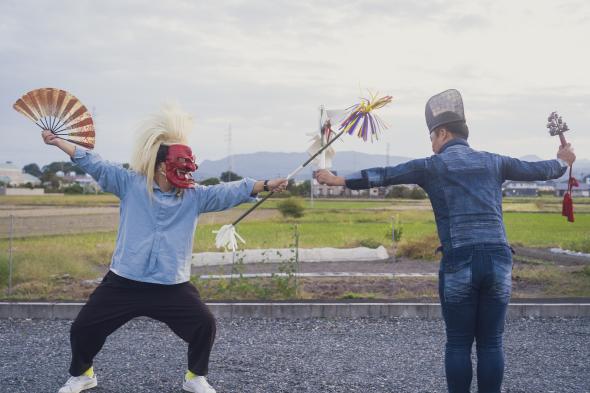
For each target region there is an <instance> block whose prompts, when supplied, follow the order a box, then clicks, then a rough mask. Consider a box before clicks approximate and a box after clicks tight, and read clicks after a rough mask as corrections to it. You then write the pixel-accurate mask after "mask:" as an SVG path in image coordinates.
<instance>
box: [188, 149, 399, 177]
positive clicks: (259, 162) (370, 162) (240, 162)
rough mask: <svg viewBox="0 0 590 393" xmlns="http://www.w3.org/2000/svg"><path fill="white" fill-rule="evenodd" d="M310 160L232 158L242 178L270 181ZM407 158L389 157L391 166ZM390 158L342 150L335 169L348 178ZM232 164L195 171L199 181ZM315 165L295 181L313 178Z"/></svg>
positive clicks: (262, 155)
mask: <svg viewBox="0 0 590 393" xmlns="http://www.w3.org/2000/svg"><path fill="white" fill-rule="evenodd" d="M308 158H309V155H308V154H307V153H272V152H259V153H251V154H236V155H234V156H233V167H232V171H233V172H235V173H237V174H238V175H240V176H243V177H244V176H249V177H253V178H255V179H267V178H272V177H277V176H287V175H288V174H289V173H290V172H291V171H292V170H293V169H295V168H297V167H298V166H299V165H301V164H303V163H304V162H305V160H307V159H308ZM410 159H411V158H408V157H398V156H390V157H389V165H396V164H399V163H402V162H405V161H408V160H410ZM386 163H387V157H386V156H385V155H379V154H366V153H358V152H353V151H340V152H338V154H337V155H336V157H335V158H334V162H333V165H332V169H333V170H335V171H337V172H338V174H339V175H347V174H349V173H352V172H354V171H357V170H360V169H364V168H371V167H376V166H385V165H386ZM228 168H229V162H228V159H227V158H223V159H221V160H205V161H203V162H202V163H201V164H200V165H199V170H198V171H197V172H196V177H197V179H200V180H202V179H206V178H208V177H219V175H221V173H222V172H225V171H227V170H228ZM312 170H313V165H311V164H310V165H309V166H308V167H307V168H306V169H304V170H303V171H301V172H299V174H298V175H297V176H296V179H298V180H303V179H309V178H311V172H312Z"/></svg>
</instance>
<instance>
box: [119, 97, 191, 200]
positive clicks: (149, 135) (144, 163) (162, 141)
mask: <svg viewBox="0 0 590 393" xmlns="http://www.w3.org/2000/svg"><path fill="white" fill-rule="evenodd" d="M192 126H193V119H192V116H190V115H189V114H188V113H186V112H184V111H182V110H181V109H179V107H178V106H176V105H171V104H168V105H165V106H163V107H162V108H161V109H160V111H159V112H157V113H155V114H153V115H152V116H150V117H149V118H147V119H146V120H145V121H144V122H143V123H142V124H141V126H140V129H139V132H138V134H139V135H138V137H137V140H136V142H135V149H134V151H133V156H132V158H131V169H133V170H134V171H135V172H137V173H140V174H142V175H144V176H145V178H146V187H147V190H148V193H149V194H150V196H151V195H152V194H153V186H154V174H155V170H156V156H157V155H158V150H159V149H160V146H161V145H170V144H175V143H181V144H184V145H188V134H189V133H190V131H191V129H192Z"/></svg>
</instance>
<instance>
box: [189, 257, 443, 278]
mask: <svg viewBox="0 0 590 393" xmlns="http://www.w3.org/2000/svg"><path fill="white" fill-rule="evenodd" d="M438 265H439V264H438V262H432V261H419V260H410V259H406V258H398V259H397V260H396V261H395V262H393V260H391V259H388V260H381V261H353V262H304V263H300V264H299V269H298V272H299V273H323V272H333V273H336V272H347V273H436V272H438ZM279 268H280V264H278V263H249V264H243V265H239V267H234V273H235V272H240V273H278V272H279ZM231 272H232V267H231V265H224V266H193V268H192V274H193V275H199V276H200V275H205V274H230V273H231Z"/></svg>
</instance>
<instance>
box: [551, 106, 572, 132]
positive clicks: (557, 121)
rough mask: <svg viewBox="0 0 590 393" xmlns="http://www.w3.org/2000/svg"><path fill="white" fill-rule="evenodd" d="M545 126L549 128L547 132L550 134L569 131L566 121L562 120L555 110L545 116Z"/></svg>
mask: <svg viewBox="0 0 590 393" xmlns="http://www.w3.org/2000/svg"><path fill="white" fill-rule="evenodd" d="M547 128H548V129H549V134H550V135H552V136H553V135H558V134H561V133H564V132H566V131H569V127H568V126H567V123H566V122H564V121H563V119H562V118H561V116H559V115H558V114H557V112H551V114H550V115H549V117H548V118H547Z"/></svg>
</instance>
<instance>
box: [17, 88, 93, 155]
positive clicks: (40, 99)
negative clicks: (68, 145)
mask: <svg viewBox="0 0 590 393" xmlns="http://www.w3.org/2000/svg"><path fill="white" fill-rule="evenodd" d="M12 107H13V108H14V109H15V110H16V111H18V112H20V113H22V114H23V115H24V116H26V117H28V118H29V119H31V120H32V121H33V122H34V123H35V124H37V125H38V126H39V128H41V129H43V130H49V131H51V132H52V133H53V134H54V135H56V136H57V137H58V138H61V139H63V140H66V141H69V142H72V143H75V144H76V145H80V146H82V147H85V148H87V149H92V148H94V141H95V132H94V122H93V121H92V117H91V116H90V112H88V109H86V107H85V106H84V105H83V104H82V103H81V102H80V100H78V99H77V98H76V97H74V96H73V95H72V94H70V93H68V92H67V91H64V90H60V89H54V88H50V87H47V88H42V89H36V90H32V91H30V92H28V93H27V94H25V95H24V96H22V97H21V98H19V99H18V100H17V101H16V102H15V103H14V105H13V106H12Z"/></svg>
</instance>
